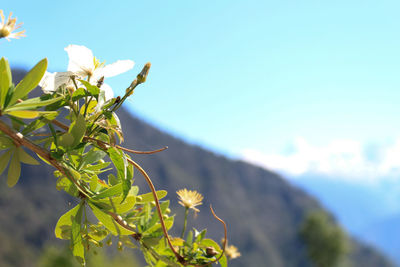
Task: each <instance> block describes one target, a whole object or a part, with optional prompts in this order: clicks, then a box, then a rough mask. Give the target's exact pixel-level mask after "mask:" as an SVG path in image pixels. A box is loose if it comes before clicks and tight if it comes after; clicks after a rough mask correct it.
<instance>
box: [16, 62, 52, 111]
mask: <svg viewBox="0 0 400 267" xmlns="http://www.w3.org/2000/svg"><path fill="white" fill-rule="evenodd" d="M46 69H47V59H46V58H44V59H42V60H41V61H39V63H37V64H36V65H35V66H34V67H33V68H32V69H31V70H30V71H29V72H28V74H26V75H25V77H24V79H23V80H22V81H21V82H20V83H19V84H18V85H17V86H16V87H15V90H14V93H13V95H12V96H11V99H10V102H9V103H8V105H12V104H14V103H15V102H17V100H18V99H20V98H23V97H25V96H26V95H27V94H28V93H29V92H30V91H32V90H33V89H34V88H35V87H36V86H37V85H38V84H39V82H40V80H41V79H42V77H43V75H44V73H45V71H46Z"/></svg>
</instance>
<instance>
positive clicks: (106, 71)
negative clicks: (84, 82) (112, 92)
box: [96, 60, 135, 78]
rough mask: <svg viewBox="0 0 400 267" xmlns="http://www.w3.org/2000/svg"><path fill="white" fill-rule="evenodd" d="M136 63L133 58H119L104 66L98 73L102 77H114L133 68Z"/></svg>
mask: <svg viewBox="0 0 400 267" xmlns="http://www.w3.org/2000/svg"><path fill="white" fill-rule="evenodd" d="M134 65H135V62H133V61H132V60H118V61H116V62H114V63H112V64H109V65H106V66H105V67H104V68H101V69H99V74H98V75H99V76H100V77H101V76H104V77H106V78H107V77H113V76H116V75H118V74H121V73H124V72H127V71H128V70H130V69H132V68H133V66H134ZM96 75H97V74H96ZM100 77H99V78H100Z"/></svg>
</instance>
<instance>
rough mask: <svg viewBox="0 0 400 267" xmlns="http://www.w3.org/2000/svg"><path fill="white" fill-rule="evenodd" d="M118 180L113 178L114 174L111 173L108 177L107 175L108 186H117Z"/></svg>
mask: <svg viewBox="0 0 400 267" xmlns="http://www.w3.org/2000/svg"><path fill="white" fill-rule="evenodd" d="M118 182H119V181H118V179H117V178H115V176H114V174H112V173H110V174H109V175H108V184H110V185H116V184H118Z"/></svg>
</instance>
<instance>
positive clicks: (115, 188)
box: [93, 183, 122, 199]
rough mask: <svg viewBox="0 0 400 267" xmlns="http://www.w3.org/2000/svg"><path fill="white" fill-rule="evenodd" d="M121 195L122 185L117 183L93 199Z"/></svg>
mask: <svg viewBox="0 0 400 267" xmlns="http://www.w3.org/2000/svg"><path fill="white" fill-rule="evenodd" d="M121 193H122V184H121V183H119V184H117V185H114V186H113V187H110V188H107V189H106V190H104V191H102V192H100V193H99V194H98V195H95V196H94V197H93V199H102V198H105V197H111V196H115V195H120V194H121Z"/></svg>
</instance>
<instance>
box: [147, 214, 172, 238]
mask: <svg viewBox="0 0 400 267" xmlns="http://www.w3.org/2000/svg"><path fill="white" fill-rule="evenodd" d="M164 223H165V228H167V230H169V229H170V228H171V227H172V225H173V224H174V217H169V218H168V219H166V220H164ZM160 229H161V223H156V224H155V225H153V226H152V227H150V228H149V229H147V230H145V231H144V232H143V234H152V233H154V232H156V231H157V230H160Z"/></svg>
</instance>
